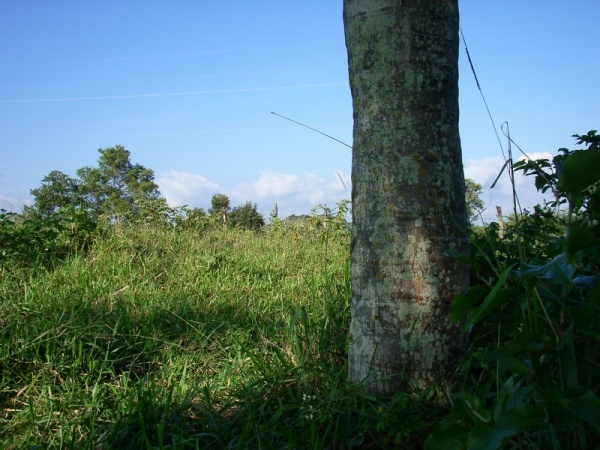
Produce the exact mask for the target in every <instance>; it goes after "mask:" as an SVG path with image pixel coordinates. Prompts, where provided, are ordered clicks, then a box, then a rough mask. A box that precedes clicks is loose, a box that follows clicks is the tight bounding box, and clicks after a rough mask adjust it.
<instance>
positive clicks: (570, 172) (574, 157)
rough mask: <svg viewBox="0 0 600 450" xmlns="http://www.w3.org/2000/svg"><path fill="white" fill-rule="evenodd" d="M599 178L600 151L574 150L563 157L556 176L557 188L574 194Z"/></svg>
mask: <svg viewBox="0 0 600 450" xmlns="http://www.w3.org/2000/svg"><path fill="white" fill-rule="evenodd" d="M598 180H600V152H598V151H594V150H576V151H574V152H572V153H571V154H570V155H569V156H568V157H567V158H565V162H564V165H563V167H562V170H561V171H560V173H559V176H558V189H559V190H561V191H563V192H568V193H571V194H575V193H578V192H581V191H582V190H583V189H585V188H586V187H588V186H590V185H591V184H593V183H595V182H596V181H598Z"/></svg>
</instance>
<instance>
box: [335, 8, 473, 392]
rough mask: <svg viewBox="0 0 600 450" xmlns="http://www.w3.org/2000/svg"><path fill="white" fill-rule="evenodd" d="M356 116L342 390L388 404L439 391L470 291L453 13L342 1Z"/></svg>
mask: <svg viewBox="0 0 600 450" xmlns="http://www.w3.org/2000/svg"><path fill="white" fill-rule="evenodd" d="M344 28H345V34H346V47H347V52H348V65H349V76H350V88H351V92H352V100H353V109H354V131H353V134H354V136H353V150H352V221H353V227H352V228H353V235H352V249H351V275H352V322H351V326H350V333H351V342H350V349H349V352H350V353H349V379H350V381H351V382H354V383H364V386H365V389H367V390H369V391H372V392H377V393H389V392H393V391H396V390H398V389H406V388H411V389H423V388H426V387H427V386H430V385H432V384H433V383H445V382H447V381H448V380H449V379H450V378H451V377H452V376H453V375H454V374H455V372H456V369H457V366H458V362H459V360H460V357H461V355H462V354H463V352H464V348H465V342H466V341H465V338H464V336H463V335H462V334H461V333H460V330H459V327H458V326H456V325H454V324H452V323H451V321H450V318H449V309H450V301H451V300H452V298H453V297H454V295H455V294H457V293H460V292H464V291H465V290H466V289H467V287H468V268H467V267H466V266H464V265H463V264H461V263H459V262H458V261H456V260H455V259H454V258H452V257H451V256H448V254H447V252H448V251H449V250H451V249H453V250H456V251H458V252H460V253H467V251H468V238H467V213H466V206H465V192H464V190H465V181H464V174H463V166H462V157H461V147H460V137H459V131H458V117H459V111H458V1H457V0H405V1H402V0H344Z"/></svg>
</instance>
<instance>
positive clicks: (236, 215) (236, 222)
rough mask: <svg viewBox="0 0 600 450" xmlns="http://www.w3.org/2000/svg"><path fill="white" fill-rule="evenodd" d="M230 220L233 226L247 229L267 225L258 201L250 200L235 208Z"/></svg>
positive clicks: (257, 228) (256, 228)
mask: <svg viewBox="0 0 600 450" xmlns="http://www.w3.org/2000/svg"><path fill="white" fill-rule="evenodd" d="M229 220H230V222H231V225H232V226H233V227H235V228H242V229H245V230H259V229H260V228H261V227H263V226H264V225H265V218H264V216H263V215H262V214H261V213H259V212H258V209H257V206H256V203H252V202H250V201H247V202H246V203H243V204H241V205H240V206H237V207H235V208H233V209H232V210H231V213H230V214H229Z"/></svg>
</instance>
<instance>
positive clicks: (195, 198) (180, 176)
mask: <svg viewBox="0 0 600 450" xmlns="http://www.w3.org/2000/svg"><path fill="white" fill-rule="evenodd" d="M156 184H158V186H159V189H160V192H161V193H162V195H163V196H164V197H165V198H166V199H167V202H168V203H169V205H170V206H181V205H189V206H192V207H193V206H201V205H210V199H211V198H212V196H213V194H216V193H218V192H221V191H222V189H221V188H220V187H219V185H218V184H216V183H213V182H212V181H209V180H207V179H206V178H204V177H203V176H201V175H196V174H193V173H188V172H178V171H176V170H172V171H171V172H169V174H168V175H166V176H164V177H162V178H159V179H157V180H156Z"/></svg>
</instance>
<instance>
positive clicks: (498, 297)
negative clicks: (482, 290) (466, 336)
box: [463, 266, 513, 332]
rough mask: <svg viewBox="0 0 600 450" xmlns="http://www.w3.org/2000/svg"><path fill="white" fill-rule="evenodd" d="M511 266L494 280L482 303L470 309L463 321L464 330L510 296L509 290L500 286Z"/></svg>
mask: <svg viewBox="0 0 600 450" xmlns="http://www.w3.org/2000/svg"><path fill="white" fill-rule="evenodd" d="M512 268H513V266H511V267H509V268H507V269H506V270H505V271H504V272H503V273H502V275H501V276H500V278H499V279H498V281H497V282H496V284H495V285H494V287H493V288H492V290H491V291H490V293H489V294H488V295H487V296H486V297H485V300H484V301H483V303H482V304H481V305H480V306H478V307H477V308H474V309H473V310H472V312H471V314H470V317H468V318H467V320H466V321H465V324H464V326H463V329H464V330H465V331H466V332H470V331H471V329H472V328H473V325H475V324H476V323H478V322H479V321H481V320H482V319H484V318H485V317H487V316H488V315H490V314H491V313H492V312H494V311H495V310H496V309H498V308H499V307H500V306H501V305H502V304H504V303H505V302H506V301H508V299H509V298H510V295H511V291H510V290H508V289H505V288H503V287H502V286H503V285H504V283H505V282H506V279H507V278H508V275H509V274H510V272H511V271H512Z"/></svg>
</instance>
